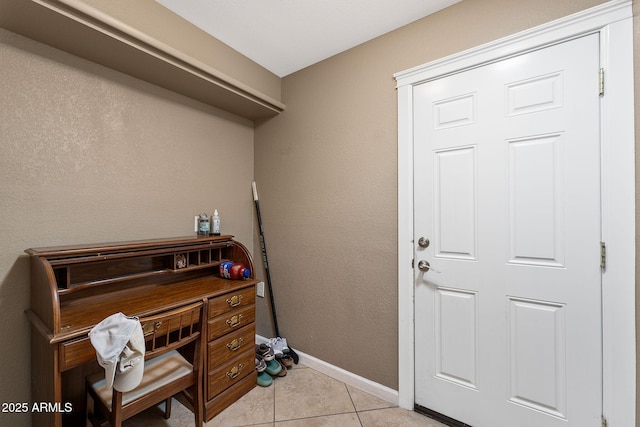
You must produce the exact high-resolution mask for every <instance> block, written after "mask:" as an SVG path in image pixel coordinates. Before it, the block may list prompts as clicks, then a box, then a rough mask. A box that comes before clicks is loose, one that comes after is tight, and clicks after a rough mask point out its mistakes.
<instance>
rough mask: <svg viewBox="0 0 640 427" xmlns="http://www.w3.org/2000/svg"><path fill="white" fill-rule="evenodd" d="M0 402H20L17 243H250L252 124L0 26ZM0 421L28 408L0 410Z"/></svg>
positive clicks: (23, 389) (23, 301)
mask: <svg viewBox="0 0 640 427" xmlns="http://www.w3.org/2000/svg"><path fill="white" fill-rule="evenodd" d="M0 64H1V65H0V70H1V73H2V78H0V149H1V152H2V153H1V154H0V236H1V237H0V337H2V338H1V340H2V344H1V345H0V402H29V399H30V384H29V378H30V345H29V333H30V331H29V322H28V321H27V318H26V316H25V314H24V310H25V309H27V308H28V307H29V269H28V259H27V257H26V255H25V254H24V253H23V251H24V250H25V249H27V248H29V247H38V246H49V245H58V244H71V243H92V242H93V243H97V242H107V241H118V240H132V239H142V238H156V237H172V236H183V235H190V234H191V233H192V231H193V216H194V215H196V214H197V213H200V212H201V211H206V212H209V213H211V212H213V210H214V209H218V211H219V212H220V215H221V219H222V231H223V232H224V233H230V234H234V235H236V237H237V239H238V240H240V241H241V242H244V243H246V244H247V245H249V247H251V246H252V245H253V200H252V197H251V186H250V184H251V180H252V178H253V140H254V131H253V124H252V123H251V122H248V121H247V120H245V119H239V118H237V117H232V116H229V115H227V114H225V113H222V112H220V111H217V110H215V109H213V108H212V107H209V106H206V105H204V104H201V103H198V102H195V101H192V100H190V99H187V98H184V97H182V96H179V95H176V94H174V93H171V92H168V91H165V90H162V89H159V88H157V87H155V86H151V85H149V84H146V83H144V82H141V81H138V80H135V79H132V78H129V77H127V76H124V75H122V74H119V73H116V72H113V71H111V70H108V69H105V68H103V67H100V66H97V65H95V64H92V63H89V62H87V61H84V60H81V59H79V58H76V57H73V56H70V55H67V54H64V53H62V52H60V51H56V50H54V49H51V48H49V47H47V46H44V45H42V44H39V43H36V42H33V41H30V40H28V39H25V38H23V37H20V36H17V35H15V34H13V33H10V32H7V31H5V30H2V29H0ZM0 425H2V426H9V425H10V426H28V425H30V416H29V415H28V414H27V415H8V414H5V413H0Z"/></svg>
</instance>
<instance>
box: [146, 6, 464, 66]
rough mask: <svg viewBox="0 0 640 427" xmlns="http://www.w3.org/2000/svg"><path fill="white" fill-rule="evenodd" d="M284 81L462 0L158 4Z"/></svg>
mask: <svg viewBox="0 0 640 427" xmlns="http://www.w3.org/2000/svg"><path fill="white" fill-rule="evenodd" d="M155 1H156V2H158V3H160V4H161V5H163V6H165V7H166V8H168V9H170V10H171V11H173V12H174V13H176V14H177V15H179V16H181V17H182V18H184V19H186V20H187V21H189V22H191V23H192V24H194V25H196V26H197V27H199V28H200V29H202V30H204V31H205V32H207V33H209V34H210V35H212V36H213V37H215V38H216V39H218V40H220V41H221V42H223V43H225V44H227V45H228V46H230V47H231V48H233V49H235V50H237V51H238V52H240V53H242V54H243V55H245V56H246V57H248V58H250V59H252V60H253V61H254V62H256V63H258V64H260V65H262V66H263V67H265V68H266V69H268V70H270V71H271V72H273V73H274V74H276V75H278V76H279V77H284V76H286V75H288V74H291V73H293V72H295V71H298V70H300V69H302V68H305V67H307V66H309V65H312V64H314V63H316V62H319V61H322V60H323V59H326V58H329V57H331V56H333V55H335V54H337V53H340V52H343V51H345V50H347V49H350V48H352V47H354V46H357V45H359V44H361V43H364V42H366V41H368V40H371V39H374V38H376V37H378V36H381V35H382V34H385V33H388V32H390V31H393V30H395V29H397V28H399V27H402V26H404V25H407V24H409V23H411V22H413V21H416V20H418V19H420V18H423V17H425V16H427V15H430V14H432V13H434V12H437V11H439V10H441V9H444V8H446V7H448V6H450V5H452V4H454V3H457V2H459V1H461V0H400V1H398V0H155Z"/></svg>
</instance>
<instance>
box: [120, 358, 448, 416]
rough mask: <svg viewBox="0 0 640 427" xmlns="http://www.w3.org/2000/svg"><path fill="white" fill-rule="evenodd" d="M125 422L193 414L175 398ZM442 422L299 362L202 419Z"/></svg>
mask: <svg viewBox="0 0 640 427" xmlns="http://www.w3.org/2000/svg"><path fill="white" fill-rule="evenodd" d="M124 425H125V426H127V427H152V426H153V427H156V426H157V427H186V426H193V414H191V412H189V411H188V410H187V409H186V408H184V407H183V406H182V405H180V404H179V403H178V402H176V401H174V403H173V407H172V414H171V418H170V419H169V420H165V419H164V418H162V415H161V412H160V410H159V409H158V408H151V409H150V410H148V411H146V412H144V413H142V414H139V415H138V416H136V417H134V418H132V419H130V420H127V421H126V422H125V423H124ZM245 426H258V427H269V426H274V427H331V426H339V427H378V426H379V427H394V426H398V427H399V426H403V427H404V426H406V427H409V426H420V427H446V426H445V425H444V424H442V423H439V422H437V421H434V420H432V419H430V418H427V417H425V416H423V415H420V414H417V413H415V412H412V411H407V410H404V409H400V408H398V407H397V406H394V405H392V404H390V403H388V402H385V401H384V400H381V399H378V398H377V397H374V396H372V395H370V394H368V393H365V392H363V391H361V390H359V389H357V388H355V387H352V386H349V385H346V384H344V383H342V382H340V381H337V380H335V379H333V378H331V377H328V376H326V375H324V374H322V373H320V372H318V371H316V370H314V369H311V368H308V367H306V366H304V365H301V364H299V365H295V366H294V367H293V368H292V369H290V370H289V371H288V372H287V375H286V376H285V377H281V378H277V379H276V380H275V381H274V383H273V384H272V385H271V386H269V387H259V386H258V387H255V388H254V389H253V390H252V391H251V392H249V393H248V394H246V395H245V396H244V397H243V398H242V399H240V400H239V401H237V402H236V403H234V404H233V405H231V406H230V407H229V408H227V409H226V410H225V411H223V412H222V413H221V414H219V415H218V416H216V417H215V418H213V419H212V420H211V421H209V422H208V423H206V427H245Z"/></svg>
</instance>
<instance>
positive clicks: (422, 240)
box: [418, 237, 431, 248]
mask: <svg viewBox="0 0 640 427" xmlns="http://www.w3.org/2000/svg"><path fill="white" fill-rule="evenodd" d="M430 243H431V242H430V241H429V239H427V238H425V237H421V238H419V239H418V246H420V247H421V248H428V247H429V244H430Z"/></svg>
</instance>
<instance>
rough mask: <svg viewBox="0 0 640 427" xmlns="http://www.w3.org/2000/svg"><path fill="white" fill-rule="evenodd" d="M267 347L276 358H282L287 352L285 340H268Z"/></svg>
mask: <svg viewBox="0 0 640 427" xmlns="http://www.w3.org/2000/svg"><path fill="white" fill-rule="evenodd" d="M267 345H268V346H269V347H271V348H272V349H273V352H274V353H275V355H276V356H282V354H283V353H287V352H288V351H289V347H287V339H286V338H280V337H278V338H269V341H268V342H267Z"/></svg>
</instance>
